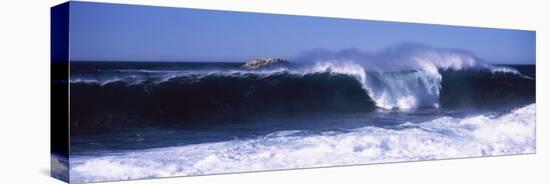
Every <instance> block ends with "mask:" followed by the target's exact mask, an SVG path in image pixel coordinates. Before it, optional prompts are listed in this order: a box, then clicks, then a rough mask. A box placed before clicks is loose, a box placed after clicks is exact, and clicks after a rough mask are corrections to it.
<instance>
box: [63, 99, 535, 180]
mask: <svg viewBox="0 0 550 184" xmlns="http://www.w3.org/2000/svg"><path fill="white" fill-rule="evenodd" d="M535 110H536V109H535V104H531V105H528V106H525V107H522V108H518V109H516V110H513V111H511V112H509V113H506V114H502V115H499V116H494V115H477V116H470V117H465V118H452V117H441V118H437V119H434V120H431V121H427V122H423V123H416V124H413V123H405V124H402V125H400V126H398V127H396V128H390V129H388V128H381V127H372V126H368V127H363V128H357V129H352V130H350V131H348V132H345V133H341V132H332V131H325V132H322V133H316V134H308V133H305V132H304V131H300V130H292V131H279V132H274V133H271V134H268V135H263V136H259V137H256V138H250V139H244V140H239V139H236V140H231V141H223V142H215V143H202V144H194V145H186V146H179V147H167V148H157V149H147V150H140V151H126V152H113V153H107V154H103V155H96V156H78V155H74V156H71V160H70V164H71V172H70V174H71V181H74V182H92V181H107V180H124V179H140V178H151V177H166V176H189V175H203V174H217V173H231V172H247V171H261V170H275V169H294V168H309V167H323V166H338V165H351V164H367V163H383V162H398V161H414V160H432V159H448V158H464V157H478V156H496V155H508V154H526V153H534V152H535V150H536V147H535V146H536V144H535V143H536V142H535Z"/></svg>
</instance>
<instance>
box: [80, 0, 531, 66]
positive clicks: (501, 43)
mask: <svg viewBox="0 0 550 184" xmlns="http://www.w3.org/2000/svg"><path fill="white" fill-rule="evenodd" d="M70 14H71V17H70V52H71V60H73V61H246V60H249V59H251V58H256V57H283V58H291V57H294V56H296V55H299V54H300V53H302V52H304V51H308V50H311V49H328V50H335V51H336V50H342V49H358V50H362V51H371V52H375V51H377V50H381V49H384V48H387V47H390V46H392V45H396V44H399V43H403V42H416V43H421V44H425V45H429V46H432V47H439V48H454V49H461V50H468V51H471V52H472V53H474V54H476V55H477V56H479V57H481V58H483V59H485V60H487V61H488V62H491V63H535V32H534V31H522V30H510V29H488V28H473V27H457V26H442V25H429V24H411V23H397V22H383V21H368V20H352V19H335V18H321V17H307V16H289V15H275V14H259V13H243V12H228V11H212V10H196V9H185V8H166V7H153V6H135V5H121V4H102V3H88V2H71V12H70Z"/></svg>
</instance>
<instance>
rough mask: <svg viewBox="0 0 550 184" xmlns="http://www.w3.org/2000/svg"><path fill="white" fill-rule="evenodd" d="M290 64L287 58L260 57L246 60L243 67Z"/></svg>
mask: <svg viewBox="0 0 550 184" xmlns="http://www.w3.org/2000/svg"><path fill="white" fill-rule="evenodd" d="M289 64H290V63H289V62H288V61H287V60H285V59H281V58H258V59H253V60H251V61H249V62H246V63H245V64H244V65H242V66H241V67H243V68H246V69H257V68H265V67H276V66H287V65H289Z"/></svg>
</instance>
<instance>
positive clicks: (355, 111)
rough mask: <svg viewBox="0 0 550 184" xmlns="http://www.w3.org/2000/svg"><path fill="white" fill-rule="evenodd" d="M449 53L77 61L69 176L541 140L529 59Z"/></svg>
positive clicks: (468, 153) (175, 172)
mask: <svg viewBox="0 0 550 184" xmlns="http://www.w3.org/2000/svg"><path fill="white" fill-rule="evenodd" d="M440 60H441V59H440ZM442 61H443V62H439V61H438V62H434V60H432V61H430V62H429V63H431V64H430V65H428V64H425V62H420V63H421V64H420V65H415V66H416V67H408V68H405V69H403V68H399V70H381V69H379V68H377V69H374V68H370V67H368V66H367V65H364V64H362V63H360V62H342V61H339V62H334V61H325V62H312V63H302V64H294V65H292V66H284V67H268V68H263V69H255V70H249V69H244V68H241V67H240V66H241V65H242V64H243V63H242V62H235V63H208V62H187V63H159V62H116V63H108V62H107V63H106V62H103V63H102V62H74V63H71V78H70V84H71V85H70V88H71V122H70V123H71V149H70V160H69V164H70V167H69V169H70V179H71V182H77V183H78V182H94V181H111V180H126V179H142V178H153V177H167V176H192V175H205V174H219V173H231V172H247V171H263V170H275V169H295V168H310V167H324V166H339V165H352V164H368V163H384V162H399V161H416V160H433V159H448V158H465V157H478V156H495V155H508V154H525V153H534V152H535V151H536V147H535V145H536V144H535V141H536V140H535V114H536V112H535V111H536V107H535V78H536V75H535V66H534V65H508V66H497V65H489V64H480V63H472V62H473V61H470V60H464V61H462V62H457V58H456V57H453V59H449V60H445V59H443V60H442ZM52 162H53V161H52ZM61 169H67V168H61Z"/></svg>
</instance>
